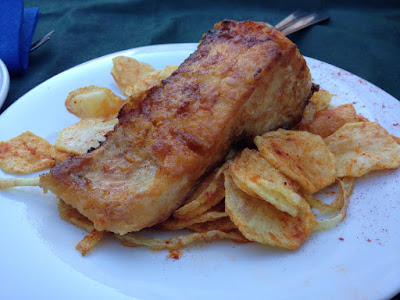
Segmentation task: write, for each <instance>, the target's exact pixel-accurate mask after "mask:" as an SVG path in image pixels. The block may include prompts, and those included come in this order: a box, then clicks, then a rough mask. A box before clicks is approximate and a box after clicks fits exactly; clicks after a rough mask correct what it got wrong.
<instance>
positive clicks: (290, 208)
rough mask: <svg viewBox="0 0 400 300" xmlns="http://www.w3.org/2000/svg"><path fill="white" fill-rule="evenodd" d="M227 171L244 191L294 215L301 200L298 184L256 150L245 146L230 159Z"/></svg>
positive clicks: (296, 213) (302, 200) (297, 211)
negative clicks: (235, 156)
mask: <svg viewBox="0 0 400 300" xmlns="http://www.w3.org/2000/svg"><path fill="white" fill-rule="evenodd" d="M229 171H230V172H229V173H230V176H231V177H232V180H233V182H234V183H235V184H236V186H238V187H239V188H240V189H241V190H242V191H243V192H245V193H246V194H249V195H250V196H253V197H259V198H262V199H263V200H265V201H267V202H269V203H270V204H272V205H274V206H275V207H276V208H277V209H279V210H281V211H284V212H286V213H288V214H289V215H291V216H293V217H296V216H297V215H298V213H299V209H300V203H301V202H305V200H304V199H303V198H302V197H301V195H300V194H299V193H297V192H298V190H299V184H298V183H297V182H295V181H293V180H291V179H290V178H289V177H287V176H285V174H283V173H281V172H280V171H279V170H278V169H276V168H275V167H274V166H272V165H271V164H270V163H269V162H268V161H267V160H266V159H265V158H264V157H262V156H261V155H260V153H259V152H258V151H257V150H250V149H244V150H243V151H242V153H241V154H240V155H239V156H238V157H237V158H236V159H234V160H233V161H232V163H231V164H230V166H229Z"/></svg>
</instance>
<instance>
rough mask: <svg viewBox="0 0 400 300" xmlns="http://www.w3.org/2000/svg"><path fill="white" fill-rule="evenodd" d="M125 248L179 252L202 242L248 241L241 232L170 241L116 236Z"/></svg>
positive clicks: (191, 235)
mask: <svg viewBox="0 0 400 300" xmlns="http://www.w3.org/2000/svg"><path fill="white" fill-rule="evenodd" d="M115 236H116V237H117V239H119V240H120V241H121V243H122V245H124V246H128V247H137V246H145V247H147V248H150V249H152V250H179V249H182V248H185V247H187V246H188V245H189V244H191V243H194V242H197V241H201V242H211V241H214V240H222V239H229V240H232V241H234V242H237V243H247V242H248V240H247V239H246V238H245V237H243V235H242V234H241V233H240V232H237V231H232V232H223V231H219V230H212V231H207V232H202V233H191V234H187V235H183V236H177V237H173V238H170V239H157V238H148V237H142V236H138V235H135V234H133V233H128V234H125V235H118V234H115Z"/></svg>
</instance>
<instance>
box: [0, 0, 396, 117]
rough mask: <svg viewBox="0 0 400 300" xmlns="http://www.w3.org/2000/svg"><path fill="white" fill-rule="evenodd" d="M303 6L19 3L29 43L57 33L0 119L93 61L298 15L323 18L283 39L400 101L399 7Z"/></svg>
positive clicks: (340, 2) (32, 61)
mask: <svg viewBox="0 0 400 300" xmlns="http://www.w3.org/2000/svg"><path fill="white" fill-rule="evenodd" d="M268 2H270V3H268ZM302 2H303V3H301V4H299V3H300V2H299V1H294V0H291V1H254V0H247V1H236V0H230V1H216V0H214V1H181V0H180V1H144V0H143V1H140V0H137V1H133V0H88V1H81V0H71V1H60V0H57V1H54V0H52V1H50V0H26V1H25V7H26V8H27V7H35V6H36V7H39V8H40V13H41V15H40V19H39V22H38V25H37V28H36V32H35V36H34V40H36V39H38V38H40V37H41V36H43V35H44V34H46V33H47V32H49V31H50V30H53V29H54V30H55V31H56V32H55V34H54V36H53V38H52V39H51V40H50V41H49V42H48V43H47V44H45V45H44V46H42V47H41V48H39V49H38V50H36V51H35V52H32V53H31V54H30V57H29V67H28V71H27V73H25V74H24V75H21V76H17V77H12V78H11V82H10V90H9V94H8V96H7V99H6V101H5V103H4V105H3V107H2V108H1V111H0V113H1V112H3V111H4V110H5V109H7V107H8V106H10V105H11V104H12V103H13V102H15V101H16V100H18V98H19V97H21V96H22V95H24V94H25V93H26V92H28V91H29V90H31V89H32V88H34V87H35V86H37V85H39V84H40V83H42V82H43V81H45V80H47V79H49V78H51V77H52V76H54V75H56V74H58V73H60V72H62V71H64V70H67V69H69V68H71V67H73V66H75V65H78V64H80V63H83V62H85V61H88V60H91V59H93V58H96V57H99V56H102V55H105V54H109V53H113V52H116V51H120V50H126V49H130V48H134V47H139V46H145V45H155V44H165V43H187V42H198V41H199V40H200V38H201V36H202V34H203V33H205V32H207V31H208V30H209V29H210V28H212V26H213V25H214V23H216V22H218V21H220V20H223V19H235V20H247V19H249V20H256V21H267V22H269V23H271V24H276V23H277V22H278V21H280V20H281V19H282V18H284V17H285V16H286V15H288V14H290V13H291V12H293V11H294V10H297V9H304V10H310V11H311V10H312V11H317V12H319V13H321V14H323V15H327V16H329V17H330V20H329V21H328V22H326V23H323V24H321V25H316V26H313V27H311V28H308V29H306V30H303V31H301V32H298V33H294V34H292V35H290V36H289V38H290V39H291V40H292V41H294V42H295V43H296V44H297V45H298V47H299V49H300V52H301V53H302V54H303V55H306V56H309V57H313V58H316V59H319V60H322V61H325V62H327V63H330V64H333V65H335V66H337V67H340V68H342V69H345V70H347V71H349V72H351V73H354V74H356V75H358V76H360V77H362V78H364V79H365V80H368V81H369V82H371V83H373V84H375V85H376V86H378V87H380V88H381V89H383V90H385V91H386V92H388V93H389V94H391V95H392V96H394V97H395V98H396V99H400V72H399V67H400V58H399V57H400V56H399V55H400V1H399V0H391V1H384V0H383V1H371V0H357V1H345V0H336V1H330V0H325V1H322V0H320V1H318V0H310V1H302Z"/></svg>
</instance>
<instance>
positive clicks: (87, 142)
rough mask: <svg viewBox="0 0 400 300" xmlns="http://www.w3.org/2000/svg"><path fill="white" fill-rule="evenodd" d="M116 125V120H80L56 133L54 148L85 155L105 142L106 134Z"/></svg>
mask: <svg viewBox="0 0 400 300" xmlns="http://www.w3.org/2000/svg"><path fill="white" fill-rule="evenodd" d="M117 123H118V119H117V118H113V119H111V120H107V119H104V118H87V119H82V120H80V121H79V122H78V123H75V124H73V125H71V126H69V127H67V128H65V129H63V130H61V131H60V132H59V133H58V135H57V138H56V143H55V147H56V148H57V149H58V150H60V151H64V152H68V153H73V154H83V153H86V152H87V151H88V150H89V149H90V148H97V147H98V146H99V145H100V142H102V141H104V140H105V135H106V133H107V132H109V131H112V130H113V129H114V126H115V125H116V124H117Z"/></svg>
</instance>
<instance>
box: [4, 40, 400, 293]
mask: <svg viewBox="0 0 400 300" xmlns="http://www.w3.org/2000/svg"><path fill="white" fill-rule="evenodd" d="M195 47H196V44H172V45H160V46H150V47H143V48H137V49H133V50H128V51H124V52H120V53H116V54H112V55H108V56H105V57H101V58H99V59H95V60H93V61H90V62H88V63H85V64H82V65H80V66H77V67H75V68H72V69H70V70H68V71H66V72H63V73H61V74H59V75H57V76H55V77H53V78H51V79H50V80H48V81H46V82H44V83H43V84H41V85H39V86H38V87H36V88H35V89H33V90H32V91H30V92H29V93H27V94H26V95H24V96H23V97H22V98H21V99H19V100H18V101H17V102H16V103H14V104H13V105H12V106H11V107H10V108H8V109H7V110H6V111H5V112H4V113H3V114H2V115H1V116H0V140H7V139H10V138H12V137H14V136H16V135H18V134H20V133H22V132H24V131H26V130H30V131H32V132H34V133H35V134H38V135H40V136H42V137H44V138H46V139H48V140H49V141H50V142H54V140H55V137H56V135H57V132H58V131H59V130H61V129H62V128H64V127H66V126H68V125H71V124H73V123H74V122H75V121H77V118H76V117H74V116H73V115H71V114H69V113H68V112H67V110H66V109H65V107H64V100H65V98H66V96H67V94H68V92H69V91H71V90H73V89H76V88H79V87H82V86H86V85H91V84H93V85H99V86H106V87H110V88H111V89H113V90H114V91H116V92H118V87H117V85H116V84H115V83H114V81H113V79H112V77H111V75H110V69H111V67H112V61H111V58H112V57H114V56H116V55H128V56H134V57H135V58H136V59H138V60H140V61H145V62H148V63H151V64H152V65H153V66H155V67H156V68H163V67H164V66H165V65H166V64H179V63H180V62H182V61H183V59H184V58H186V57H187V56H188V55H189V54H190V53H191V52H192V51H193V50H194V49H195ZM307 62H308V65H309V67H310V69H311V72H312V75H313V79H314V81H315V82H317V83H319V84H320V85H321V87H322V88H324V89H327V90H328V91H330V92H331V93H333V94H335V95H336V97H335V99H334V103H335V104H340V103H348V102H352V103H354V106H355V107H356V109H357V111H358V112H361V113H363V114H364V116H366V117H367V118H369V119H370V120H372V121H378V122H379V123H380V124H382V125H383V126H384V127H385V128H386V129H387V130H388V131H389V132H390V133H392V134H395V135H397V136H400V126H399V123H398V122H399V117H398V116H399V115H400V103H399V102H398V101H397V100H396V99H394V98H393V97H391V96H390V95H388V94H387V93H385V92H384V91H382V90H380V89H379V88H377V87H375V86H373V85H372V84H370V83H368V82H366V81H364V80H363V79H360V78H359V77H357V76H355V75H353V74H350V73H348V72H346V71H343V70H341V69H338V68H336V67H334V66H331V65H328V64H326V63H323V62H320V61H317V60H315V59H311V58H307ZM0 176H1V177H8V176H9V175H7V174H4V173H1V172H0ZM399 199H400V170H395V171H384V172H374V173H373V174H370V175H368V176H365V177H364V178H362V179H360V180H357V181H356V184H355V190H354V195H353V196H352V198H351V205H350V207H349V211H348V217H347V218H346V219H345V221H343V222H342V223H341V224H340V225H339V226H337V227H335V228H333V229H331V230H328V231H325V232H319V233H314V234H312V236H311V237H310V238H309V240H308V241H307V242H306V243H305V244H304V245H303V246H302V247H301V248H300V249H299V250H297V251H285V250H280V249H275V248H269V247H263V246H260V245H257V244H246V245H236V244H234V243H231V242H228V241H220V242H214V243H211V244H203V245H199V246H193V247H190V248H188V249H185V250H183V255H182V256H181V257H180V259H179V260H173V259H169V258H168V252H164V251H162V252H154V251H150V250H148V249H145V248H126V247H123V246H121V245H120V244H119V243H118V242H116V241H115V240H113V239H107V240H105V241H104V242H103V243H102V244H101V245H100V246H99V247H98V248H96V249H95V251H93V252H92V253H90V255H87V256H86V257H82V256H81V255H80V253H79V252H78V251H76V250H75V249H74V247H75V245H76V243H78V242H79V241H80V240H81V239H82V238H83V237H84V235H85V232H83V231H82V230H80V229H78V228H75V227H74V226H72V225H70V224H68V223H66V222H64V221H62V220H61V219H60V218H59V216H58V211H57V204H56V202H57V201H56V197H55V196H54V195H52V194H50V193H48V194H46V195H43V194H42V191H41V190H40V189H39V188H16V189H12V190H8V191H2V192H0V228H1V230H2V236H1V241H2V243H1V245H2V247H1V250H0V252H1V255H0V269H1V270H2V271H1V273H2V276H1V280H0V282H1V294H2V297H4V299H10V298H13V299H16V298H20V299H24V298H27V297H29V298H40V299H54V298H57V299H72V298H75V297H78V298H79V299H82V298H91V299H95V298H97V299H105V298H107V299H123V298H129V297H137V298H145V299H159V298H163V299H171V298H172V299H181V298H185V299H209V298H231V299H239V298H240V299H251V298H254V297H256V298H270V299H277V298H292V299H294V298H296V299H297V298H306V297H307V298H315V299H382V298H388V297H391V296H392V295H394V294H396V293H397V292H399V291H400V234H399V224H400V209H399V208H400V207H399V205H400V200H399Z"/></svg>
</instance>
